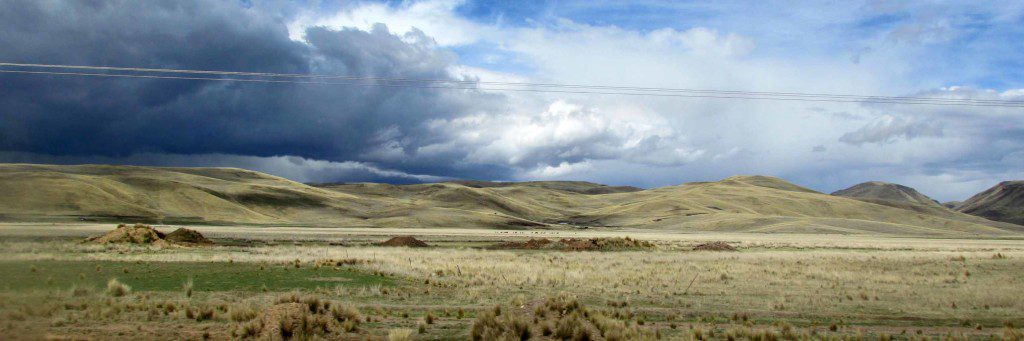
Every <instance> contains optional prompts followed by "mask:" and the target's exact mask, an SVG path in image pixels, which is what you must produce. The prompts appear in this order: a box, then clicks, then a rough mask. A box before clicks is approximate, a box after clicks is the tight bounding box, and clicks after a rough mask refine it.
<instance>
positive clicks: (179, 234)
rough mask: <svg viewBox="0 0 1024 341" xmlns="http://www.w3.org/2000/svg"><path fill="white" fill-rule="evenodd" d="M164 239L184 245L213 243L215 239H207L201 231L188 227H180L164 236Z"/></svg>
mask: <svg viewBox="0 0 1024 341" xmlns="http://www.w3.org/2000/svg"><path fill="white" fill-rule="evenodd" d="M164 240H166V241H168V242H171V243H175V244H182V245H213V241H211V240H209V239H206V237H204V236H203V234H202V233H199V231H196V230H191V229H187V228H184V227H182V228H179V229H177V230H174V232H171V233H168V234H167V235H166V236H164Z"/></svg>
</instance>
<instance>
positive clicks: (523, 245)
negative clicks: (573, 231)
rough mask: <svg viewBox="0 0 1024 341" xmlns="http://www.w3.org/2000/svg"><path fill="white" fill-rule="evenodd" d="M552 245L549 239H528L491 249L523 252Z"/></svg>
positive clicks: (505, 243)
mask: <svg viewBox="0 0 1024 341" xmlns="http://www.w3.org/2000/svg"><path fill="white" fill-rule="evenodd" d="M551 243H553V242H552V241H551V240H550V239H547V238H540V239H530V240H527V241H525V242H504V243H501V244H498V245H495V246H493V247H491V248H492V249H523V250H539V249H543V248H544V247H546V246H548V245H550V244H551Z"/></svg>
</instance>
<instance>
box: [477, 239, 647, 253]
mask: <svg viewBox="0 0 1024 341" xmlns="http://www.w3.org/2000/svg"><path fill="white" fill-rule="evenodd" d="M652 247H654V244H652V243H650V242H647V241H642V240H636V239H632V238H630V237H625V238H617V237H616V238H588V239H577V238H564V239H560V240H558V241H551V240H549V239H547V238H540V239H530V240H527V241H525V242H504V243H501V244H498V245H495V246H492V247H491V248H492V249H523V250H540V249H550V250H568V251H608V250H633V249H647V248H652Z"/></svg>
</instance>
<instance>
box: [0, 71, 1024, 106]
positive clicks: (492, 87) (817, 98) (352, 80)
mask: <svg viewBox="0 0 1024 341" xmlns="http://www.w3.org/2000/svg"><path fill="white" fill-rule="evenodd" d="M0 66H7V67H19V68H35V69H44V70H49V69H72V70H88V71H102V72H69V71H32V70H4V69H0V73H9V74H39V75H63V76H85V77H106V78H145V79H172V80H203V81H232V82H254V83H291V84H323V85H352V86H374V87H376V86H384V87H408V88H431V89H455V90H483V91H514V92H538V93H565V94H598V95H628V96H655V97H683V98H718V99H748V100H775V101H802V102H836V103H883V104H914V105H952V106H979V107H1006V108H1024V101H1005V100H978V99H956V98H936V97H905V96H862V95H847V94H825V93H797V92H760V91H740V90H707V89H681V88H655V87H628V86H606V85H582V84H557V83H526V82H493V81H490V82H488V81H472V80H450V79H413V78H386V77H360V76H345V75H317V74H288V73H264V72H239V71H215V70H190V69H156V68H126V67H109V66H83V65H60V64H28V63H4V62H0ZM110 72H118V73H110ZM124 72H133V73H124ZM139 73H143V74H139ZM145 73H156V74H145ZM177 74H185V75H184V76H182V75H177ZM213 76H230V77H213ZM268 78H269V79H268ZM303 79H311V80H303ZM339 81H340V82H339Z"/></svg>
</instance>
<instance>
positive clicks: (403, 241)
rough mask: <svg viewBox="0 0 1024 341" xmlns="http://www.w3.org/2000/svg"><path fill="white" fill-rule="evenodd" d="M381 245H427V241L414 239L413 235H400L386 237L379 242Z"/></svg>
mask: <svg viewBox="0 0 1024 341" xmlns="http://www.w3.org/2000/svg"><path fill="white" fill-rule="evenodd" d="M380 245H381V246H406V247H428V246H430V245H427V243H424V242H423V241H422V240H419V239H416V238H414V237H413V236H400V237H394V238H391V239H388V240H387V241H385V242H383V243H380Z"/></svg>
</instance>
